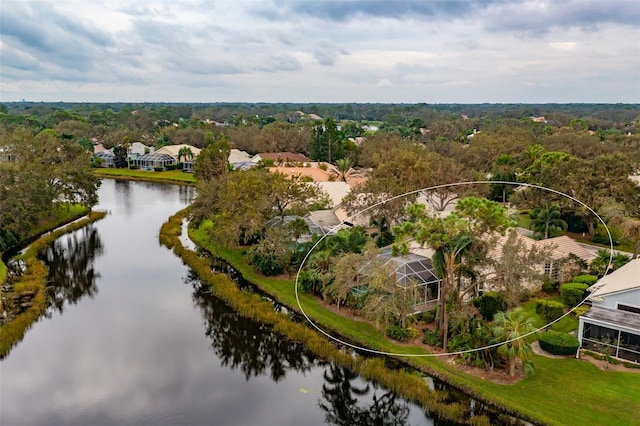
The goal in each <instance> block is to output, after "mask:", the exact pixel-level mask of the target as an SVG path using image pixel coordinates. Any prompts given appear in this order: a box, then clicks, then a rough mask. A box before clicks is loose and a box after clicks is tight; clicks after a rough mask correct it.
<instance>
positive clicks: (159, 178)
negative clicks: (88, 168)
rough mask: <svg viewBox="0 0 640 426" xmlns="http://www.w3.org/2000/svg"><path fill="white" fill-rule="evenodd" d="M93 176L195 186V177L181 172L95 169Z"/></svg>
mask: <svg viewBox="0 0 640 426" xmlns="http://www.w3.org/2000/svg"><path fill="white" fill-rule="evenodd" d="M93 174H95V175H96V176H100V177H108V178H116V179H117V178H123V179H128V180H143V181H150V182H172V183H182V184H185V183H186V184H195V183H196V177H195V176H194V174H193V173H186V172H183V171H182V170H166V171H163V172H156V171H153V170H139V169H110V168H95V169H93Z"/></svg>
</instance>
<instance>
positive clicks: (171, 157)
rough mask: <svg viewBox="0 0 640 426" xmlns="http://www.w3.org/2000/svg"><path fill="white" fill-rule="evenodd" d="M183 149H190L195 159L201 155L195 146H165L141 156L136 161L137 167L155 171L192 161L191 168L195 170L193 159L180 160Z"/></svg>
mask: <svg viewBox="0 0 640 426" xmlns="http://www.w3.org/2000/svg"><path fill="white" fill-rule="evenodd" d="M183 148H188V149H190V150H191V153H192V154H193V158H194V159H195V158H196V157H197V156H198V154H200V149H198V148H196V147H195V146H191V145H187V144H181V145H167V146H163V147H162V148H160V149H157V150H156V151H155V152H149V153H148V154H143V155H141V156H140V157H138V158H137V159H136V165H137V166H138V167H139V168H141V169H147V170H151V169H155V168H158V167H159V168H163V169H164V168H166V167H167V166H168V165H171V164H177V163H179V162H180V161H179V160H184V163H187V162H188V161H191V163H190V167H191V168H193V161H192V160H193V159H186V158H184V157H182V158H180V159H178V154H179V153H180V150H181V149H183ZM187 170H188V168H187Z"/></svg>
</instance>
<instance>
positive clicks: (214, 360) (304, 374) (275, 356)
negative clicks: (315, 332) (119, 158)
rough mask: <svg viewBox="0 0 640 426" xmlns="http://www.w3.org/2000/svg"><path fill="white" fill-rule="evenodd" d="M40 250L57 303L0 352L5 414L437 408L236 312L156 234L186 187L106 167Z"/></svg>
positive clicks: (295, 420)
mask: <svg viewBox="0 0 640 426" xmlns="http://www.w3.org/2000/svg"><path fill="white" fill-rule="evenodd" d="M99 195H100V204H99V205H98V206H96V208H97V209H104V210H107V211H109V215H108V216H107V217H106V218H105V219H103V220H101V221H99V222H96V223H95V224H93V225H90V226H87V227H85V228H83V229H81V230H79V231H76V232H74V233H72V234H68V235H65V236H62V237H60V238H59V239H58V240H56V241H55V243H53V244H52V245H50V246H49V247H48V248H47V249H46V250H44V251H43V252H42V253H41V254H40V257H41V259H42V260H43V261H45V262H46V263H47V264H48V265H49V268H50V274H49V281H50V282H49V285H50V287H49V291H50V293H51V295H52V300H53V303H52V304H51V306H50V307H49V309H48V312H47V315H46V316H44V317H42V318H41V319H40V320H39V321H38V322H37V323H35V324H34V325H33V326H32V327H31V328H30V329H29V330H28V331H27V333H26V335H25V338H24V339H23V340H22V341H21V342H20V343H19V344H18V345H17V346H16V347H14V348H13V350H12V351H11V352H10V353H9V355H8V356H7V357H6V358H5V359H4V360H2V362H1V363H0V424H2V425H3V426H4V425H100V424H104V425H112V424H114V425H115V424H117V425H120V424H123V425H131V424H148V425H162V424H171V425H186V424H192V425H213V424H215V425H266V426H269V425H274V426H275V425H321V424H341V425H342V424H345V425H346V424H362V425H365V424H394V425H403V424H406V425H409V424H410V425H432V424H439V425H442V424H443V423H442V422H438V421H435V420H433V419H431V418H429V417H428V416H427V415H426V414H425V411H424V410H423V409H422V408H421V407H419V406H417V405H415V404H413V403H409V402H407V401H405V400H403V399H402V398H400V397H397V396H396V395H394V394H393V393H390V392H388V391H386V390H385V389H383V388H381V387H379V386H378V385H376V384H375V383H373V382H369V381H365V380H363V379H361V378H359V377H357V376H354V375H353V374H351V373H350V372H349V371H346V370H344V369H343V368H341V367H338V366H336V365H333V364H331V363H327V362H325V361H321V360H318V359H316V358H315V357H313V356H312V355H310V354H309V353H307V352H306V351H305V350H304V348H302V347H300V346H299V345H297V344H294V343H291V342H288V341H287V340H285V339H283V338H282V337H281V336H279V335H277V334H275V333H273V332H272V331H271V330H270V329H269V327H267V326H265V325H264V324H260V323H256V322H253V321H250V320H247V319H244V318H242V317H240V316H238V315H237V314H235V313H234V312H233V311H232V310H230V309H229V308H228V307H227V306H226V305H224V304H223V303H222V302H220V301H219V300H218V299H216V298H214V297H212V296H211V295H209V294H208V291H207V289H206V288H204V287H203V286H202V285H201V283H200V282H199V280H198V279H197V277H196V276H195V275H194V274H193V272H192V271H190V270H189V268H188V267H186V266H185V265H184V264H183V263H182V262H181V260H180V259H179V258H177V257H176V256H175V255H174V254H173V253H172V252H171V251H170V250H168V249H166V248H165V247H163V246H161V245H160V244H159V242H158V232H159V229H160V226H161V224H162V223H163V222H164V221H165V220H166V219H167V218H168V217H169V216H170V215H171V214H173V213H175V212H176V211H177V210H179V209H181V208H183V207H185V206H186V205H187V204H188V203H189V201H190V200H191V198H192V196H193V188H191V187H187V186H175V185H161V184H152V183H145V182H128V181H115V180H104V181H103V182H102V186H101V188H100V192H99Z"/></svg>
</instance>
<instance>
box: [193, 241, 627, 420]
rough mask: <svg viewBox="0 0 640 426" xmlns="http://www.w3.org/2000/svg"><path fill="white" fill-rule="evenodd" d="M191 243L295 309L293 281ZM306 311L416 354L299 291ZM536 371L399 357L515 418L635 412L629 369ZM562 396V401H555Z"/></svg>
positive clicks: (568, 363) (360, 338)
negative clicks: (475, 371)
mask: <svg viewBox="0 0 640 426" xmlns="http://www.w3.org/2000/svg"><path fill="white" fill-rule="evenodd" d="M190 236H191V238H192V240H194V242H195V243H196V244H198V245H200V246H202V247H203V248H205V249H206V250H209V251H212V252H214V253H215V254H217V255H218V256H220V257H222V258H223V259H225V260H226V261H228V262H229V263H230V264H231V265H232V266H234V267H235V268H236V269H237V270H238V271H240V273H241V274H242V275H243V276H244V278H245V279H247V280H248V281H250V282H252V283H253V284H254V285H256V286H258V287H259V288H260V289H261V290H263V291H265V292H266V293H268V294H270V295H272V296H273V297H274V298H275V299H276V300H278V302H280V303H282V304H284V305H286V306H288V307H290V308H292V309H293V310H295V311H297V312H298V311H299V309H298V306H297V302H296V301H295V295H294V288H293V284H294V282H293V280H281V279H273V278H267V277H263V276H261V275H259V274H258V273H257V272H255V270H254V269H253V268H252V267H251V266H250V265H248V264H247V262H246V260H245V258H244V256H243V254H244V253H243V251H242V250H241V249H230V248H221V247H216V246H215V245H213V244H211V243H210V241H209V239H208V237H207V235H206V231H205V230H203V229H198V230H190ZM301 302H302V304H303V306H304V310H305V312H306V313H307V315H308V316H309V317H310V318H312V319H313V320H314V321H315V322H316V323H317V324H318V325H320V326H321V327H322V328H324V329H325V330H327V331H336V332H338V333H339V334H340V335H342V336H345V338H346V339H347V340H349V341H351V342H354V343H356V344H359V345H361V346H365V347H369V348H372V349H376V350H380V351H385V352H401V351H402V352H404V353H414V354H418V353H420V351H423V350H422V349H421V348H417V347H410V346H406V345H400V344H395V343H393V342H390V341H389V340H388V339H386V338H385V337H384V336H382V333H380V332H379V331H377V330H376V329H375V328H373V327H372V326H370V325H368V324H366V323H363V322H359V321H351V320H349V319H347V318H345V317H342V316H339V315H336V314H334V313H332V312H329V311H327V310H326V309H324V308H323V307H322V306H321V305H320V304H319V303H318V301H317V300H315V298H312V297H310V296H307V295H301ZM533 360H534V362H535V364H536V371H535V372H534V373H533V374H532V375H531V376H530V377H528V378H525V379H523V380H521V381H520V382H518V383H516V384H513V385H502V384H496V383H492V382H488V381H485V380H482V379H480V378H478V377H475V376H471V375H469V374H466V373H464V372H463V371H461V370H460V369H459V368H457V367H455V366H452V365H449V364H447V363H446V362H443V361H442V360H440V359H434V358H423V357H415V358H404V357H403V358H401V361H402V362H404V363H406V364H408V365H410V366H412V367H414V368H416V369H418V370H420V371H423V372H425V373H427V374H430V375H434V376H436V377H438V378H440V379H442V380H444V381H446V382H447V383H450V384H452V385H453V386H456V387H459V388H461V389H463V390H464V391H465V392H467V393H469V394H470V395H473V396H474V397H476V398H478V399H479V400H482V401H486V402H488V403H489V404H493V405H496V406H499V407H501V408H503V409H506V410H507V412H511V413H517V415H518V417H522V418H525V419H530V420H532V421H533V422H535V423H541V424H550V425H570V424H575V423H576V421H578V419H579V420H580V422H581V423H582V424H602V423H603V422H604V423H607V424H611V425H627V424H632V423H633V422H634V421H635V419H637V418H638V417H640V404H639V403H638V402H639V401H640V380H638V376H637V375H636V374H634V373H627V372H611V371H601V370H599V369H598V368H597V367H595V366H594V365H593V364H591V363H589V362H586V361H581V360H576V359H573V358H571V359H551V358H547V357H543V356H537V355H536V356H534V359H533ZM559 401H567V402H566V403H558V402H559Z"/></svg>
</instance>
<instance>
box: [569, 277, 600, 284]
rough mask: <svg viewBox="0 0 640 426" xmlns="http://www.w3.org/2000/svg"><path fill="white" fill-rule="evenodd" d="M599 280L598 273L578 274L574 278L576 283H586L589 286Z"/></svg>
mask: <svg viewBox="0 0 640 426" xmlns="http://www.w3.org/2000/svg"><path fill="white" fill-rule="evenodd" d="M597 281H598V276H597V275H589V274H584V275H578V276H577V277H575V278H574V279H573V282H574V283H581V284H586V285H588V286H590V285H593V284H595V283H596V282H597Z"/></svg>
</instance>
